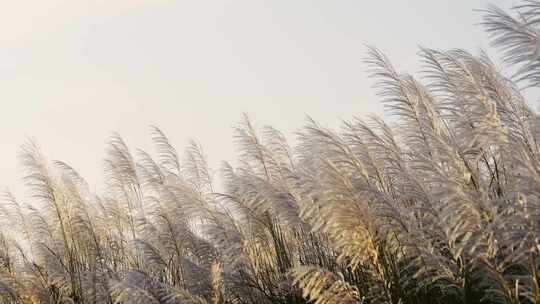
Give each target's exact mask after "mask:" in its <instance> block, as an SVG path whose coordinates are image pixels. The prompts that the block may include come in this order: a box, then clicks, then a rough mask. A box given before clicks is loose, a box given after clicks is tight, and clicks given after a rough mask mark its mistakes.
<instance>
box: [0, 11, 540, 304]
mask: <svg viewBox="0 0 540 304" xmlns="http://www.w3.org/2000/svg"><path fill="white" fill-rule="evenodd" d="M483 16H484V17H483V22H482V23H483V26H484V27H485V28H486V30H487V32H488V34H489V35H490V36H491V38H492V40H493V42H494V45H495V46H496V47H499V48H500V49H501V50H502V51H503V55H504V57H503V59H504V61H505V62H506V64H507V66H508V68H509V69H510V70H512V71H516V73H515V75H514V76H513V77H506V76H504V75H502V74H501V73H500V69H499V68H498V67H496V66H495V65H494V63H493V62H492V61H491V60H490V59H489V58H488V57H487V55H485V54H481V55H480V56H475V55H472V54H470V53H467V52H465V51H462V50H450V51H438V50H432V49H421V50H420V55H419V59H420V60H422V62H423V65H424V68H425V69H424V72H423V73H422V74H420V75H419V76H420V77H419V78H414V77H413V76H411V75H408V74H402V73H398V72H396V70H395V69H394V67H392V65H391V63H390V62H389V61H388V59H387V58H386V57H385V56H384V55H383V54H382V53H381V52H379V51H378V50H376V49H369V51H368V56H367V59H366V66H368V67H369V71H370V73H371V74H372V76H373V77H374V78H375V79H377V81H378V85H377V87H376V90H377V91H378V92H379V95H380V98H381V100H382V102H384V103H385V106H386V109H387V114H388V117H387V120H386V121H390V122H391V123H388V122H385V120H383V119H381V118H378V117H369V118H355V119H352V120H350V121H344V122H343V124H342V128H341V129H340V130H329V129H326V128H324V127H322V126H320V125H319V124H317V122H315V121H311V120H309V121H308V122H307V123H306V124H305V127H304V128H303V129H302V130H300V131H299V132H298V134H297V137H298V144H297V145H296V146H295V147H291V146H289V145H288V143H287V141H286V139H285V136H284V135H283V134H282V133H280V132H279V131H278V130H276V129H274V128H272V127H263V128H255V127H254V126H253V125H252V124H251V122H250V121H249V120H248V118H247V117H245V118H244V120H243V121H242V122H241V123H240V124H239V125H238V126H237V128H235V130H234V131H235V144H236V147H237V148H238V151H239V159H238V161H237V162H236V163H237V164H238V165H237V166H234V167H233V166H231V165H229V164H227V163H225V164H223V166H222V168H221V169H220V172H221V176H222V177H221V179H220V180H221V181H223V186H222V187H215V182H214V181H213V175H212V174H211V173H210V169H209V168H208V165H207V163H206V161H205V158H204V155H203V153H202V150H201V148H200V147H199V146H198V145H197V144H195V143H191V144H190V145H189V146H188V147H187V149H185V151H184V152H181V153H179V152H177V150H175V148H173V147H172V146H171V144H170V143H169V141H168V140H167V137H166V136H165V135H164V134H163V133H162V132H161V131H160V130H159V129H157V128H152V130H151V136H152V138H153V141H154V143H155V151H154V152H153V153H152V154H149V153H146V152H144V151H132V150H130V149H129V148H128V146H127V145H126V143H124V141H123V140H122V138H121V137H120V136H118V135H115V136H113V137H112V138H111V140H110V142H109V144H108V146H107V157H106V161H105V163H106V170H105V176H106V191H104V192H103V193H93V192H92V191H90V190H89V187H88V185H87V183H86V182H85V180H84V179H83V178H82V177H81V176H79V174H77V172H76V171H75V170H74V169H72V168H71V167H70V166H69V165H67V164H65V163H63V162H59V161H48V160H46V159H45V157H44V156H43V155H42V154H41V153H40V151H39V149H38V148H37V146H36V145H34V144H32V143H29V144H27V145H25V146H24V147H23V149H22V153H21V162H22V167H23V168H24V170H25V172H26V176H27V177H26V178H25V182H26V184H27V186H28V187H27V189H28V191H29V192H30V193H31V195H32V198H33V199H32V200H31V201H30V202H22V201H19V200H18V199H17V198H15V197H14V196H13V195H11V194H10V193H5V194H4V196H3V199H2V200H1V203H0V221H1V225H0V303H126V304H127V303H167V304H173V303H200V304H203V303H208V304H210V303H212V304H225V303H231V304H232V303H239V304H240V303H246V304H248V303H290V304H293V303H317V304H333V303H336V304H337V303H394V304H398V303H403V304H413V303H509V304H510V303H511V304H516V303H540V274H539V270H540V267H539V266H540V240H539V238H540V208H539V207H540V149H539V145H538V141H539V139H540V117H539V116H538V114H537V113H536V112H535V111H533V110H531V108H530V104H534V103H535V102H536V101H535V100H531V101H529V103H528V102H527V100H525V98H524V95H523V91H524V90H525V89H526V88H530V87H537V86H538V85H539V84H540V59H539V58H540V57H539V56H540V32H539V30H540V2H537V1H523V2H521V3H520V4H519V5H518V6H517V7H516V8H515V10H514V11H512V12H510V13H506V12H504V11H502V10H500V9H498V8H496V7H490V8H488V9H487V10H486V11H484V12H483ZM218 189H219V190H218Z"/></svg>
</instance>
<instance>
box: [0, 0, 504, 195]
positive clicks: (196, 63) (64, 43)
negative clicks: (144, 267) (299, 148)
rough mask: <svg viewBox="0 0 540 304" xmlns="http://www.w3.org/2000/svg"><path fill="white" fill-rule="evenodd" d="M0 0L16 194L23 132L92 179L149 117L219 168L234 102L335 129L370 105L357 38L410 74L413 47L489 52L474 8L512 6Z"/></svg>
mask: <svg viewBox="0 0 540 304" xmlns="http://www.w3.org/2000/svg"><path fill="white" fill-rule="evenodd" d="M0 1H3V4H4V5H2V8H3V9H2V10H1V12H0V106H1V107H2V110H1V111H0V138H1V143H2V146H1V149H0V186H9V187H12V188H14V189H15V192H16V193H18V192H22V191H23V188H22V187H20V185H21V182H20V178H21V176H22V173H21V170H20V167H19V164H18V162H17V157H16V156H17V153H18V152H19V151H20V149H19V146H20V145H21V144H23V143H24V142H25V141H26V139H27V138H32V139H35V140H36V141H37V142H38V143H39V144H40V146H41V147H42V149H43V151H44V152H45V154H46V155H47V156H48V157H49V158H51V159H60V160H63V161H65V162H67V163H69V164H70V165H72V166H73V167H74V168H75V169H77V170H78V171H79V172H80V173H81V174H82V175H83V176H85V177H87V179H88V180H89V181H90V182H91V183H92V184H94V185H95V184H98V183H100V182H101V181H102V179H101V178H100V176H101V172H102V168H103V166H102V159H103V157H104V147H105V143H106V141H107V140H108V138H109V136H110V134H111V132H113V131H118V132H119V133H120V134H121V135H122V136H123V137H124V138H125V139H126V141H127V142H128V144H129V145H130V146H131V147H133V148H144V149H149V148H150V141H149V134H148V125H157V126H159V127H160V128H161V129H162V130H163V131H164V132H165V133H166V134H167V135H168V136H169V137H170V139H171V141H172V142H173V144H175V146H176V147H177V148H178V149H180V150H181V149H182V148H183V146H184V145H185V143H186V141H187V140H188V139H189V138H193V139H195V140H196V141H198V142H199V143H200V144H202V146H203V147H204V148H205V151H206V154H207V155H208V158H209V161H210V164H211V165H212V167H214V168H215V169H217V168H218V167H219V164H220V161H222V160H229V161H230V160H233V159H234V158H235V150H234V147H233V144H232V135H233V134H232V129H231V127H232V126H233V125H234V124H235V123H236V122H238V121H239V120H240V119H241V114H242V112H246V113H247V114H248V115H250V117H251V118H252V120H253V121H254V122H255V124H256V125H259V126H260V125H263V124H270V125H273V126H275V127H276V128H278V129H280V130H282V131H284V132H285V133H286V134H288V135H291V136H292V132H294V131H297V130H298V129H299V128H300V127H301V126H302V125H303V123H304V122H305V118H306V116H308V115H309V116H311V117H313V118H314V119H316V120H318V121H320V122H321V123H322V124H323V125H328V126H331V127H335V126H338V125H339V121H340V119H350V118H352V117H353V116H363V115H366V114H370V113H378V114H380V113H381V109H382V107H381V105H380V103H379V102H378V98H377V97H376V96H375V94H374V90H373V89H372V88H371V86H372V84H373V81H372V80H370V79H368V77H367V73H366V67H365V65H364V64H363V63H362V59H363V58H364V55H365V50H366V49H365V45H366V44H367V45H372V46H376V47H378V48H380V49H381V50H383V51H384V52H386V53H387V55H388V56H389V57H390V59H391V60H392V61H393V62H394V64H395V66H396V67H397V68H398V69H399V70H416V69H417V68H418V65H417V64H416V63H417V61H416V60H417V58H416V54H417V52H418V46H419V45H422V46H426V47H432V48H440V49H448V48H464V49H467V50H470V51H473V52H476V51H477V50H478V49H479V48H488V40H487V39H486V35H485V33H484V32H483V31H482V29H481V28H480V27H479V26H477V25H475V23H478V22H479V21H480V17H481V13H479V12H475V11H474V9H482V8H485V7H486V6H487V4H488V3H494V4H497V5H499V6H501V7H503V8H508V7H509V6H510V5H511V3H508V2H507V1H503V0H493V1H488V0H458V1H432V0H415V1H359V0H355V1H352V0H340V1H308V0H296V1H261V0H238V1H232V0H230V1H217V0H216V1H209V0H200V1H174V0H99V1H98V0H69V1H60V0H19V1H9V2H8V1H6V0H0ZM134 150H135V149H134Z"/></svg>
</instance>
